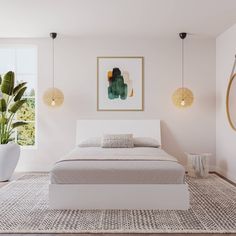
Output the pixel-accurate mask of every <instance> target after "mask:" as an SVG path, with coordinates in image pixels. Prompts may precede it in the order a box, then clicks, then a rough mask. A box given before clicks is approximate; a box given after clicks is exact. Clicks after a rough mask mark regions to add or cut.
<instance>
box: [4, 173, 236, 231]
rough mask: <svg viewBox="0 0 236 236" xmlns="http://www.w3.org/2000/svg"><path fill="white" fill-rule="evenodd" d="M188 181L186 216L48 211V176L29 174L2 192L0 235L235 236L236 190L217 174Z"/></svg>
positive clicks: (167, 213)
mask: <svg viewBox="0 0 236 236" xmlns="http://www.w3.org/2000/svg"><path fill="white" fill-rule="evenodd" d="M187 182H188V184H189V189H190V193H191V208H190V209H189V210H188V211H171V210H168V211H164V210H161V211H156V210H155V211H154V210H153V211H152V210H104V211H103V210H63V211H61V210H50V209H49V208H48V184H49V180H48V175H46V174H44V175H42V174H41V175H25V176H23V177H22V178H20V179H19V180H17V181H15V182H12V183H10V184H9V185H7V186H5V187H3V188H1V189H0V233H236V187H234V186H232V185H231V184H229V183H228V182H226V181H224V180H223V179H221V178H220V177H218V176H217V175H210V177H209V178H208V179H193V178H189V177H187ZM173 197H174V196H173Z"/></svg>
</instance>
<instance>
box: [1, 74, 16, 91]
mask: <svg viewBox="0 0 236 236" xmlns="http://www.w3.org/2000/svg"><path fill="white" fill-rule="evenodd" d="M14 83H15V74H14V72H13V71H8V72H7V73H6V74H5V75H4V76H3V81H2V85H1V90H2V92H3V93H5V94H7V95H12V93H13V89H14Z"/></svg>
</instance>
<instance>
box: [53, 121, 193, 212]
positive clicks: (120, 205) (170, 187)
mask: <svg viewBox="0 0 236 236" xmlns="http://www.w3.org/2000/svg"><path fill="white" fill-rule="evenodd" d="M103 133H132V134H133V135H134V136H137V137H152V138H155V139H156V140H158V142H159V143H160V145H161V132H160V121H159V120H78V121H77V132H76V147H75V148H74V149H73V150H72V151H71V152H70V153H68V154H67V155H66V156H64V157H63V158H62V159H61V160H59V161H58V162H56V163H55V165H54V167H53V169H52V171H51V172H50V181H51V182H50V185H49V205H50V208H52V209H175V210H187V209H188V208H189V192H188V186H187V184H186V183H185V179H184V177H185V169H184V167H183V166H182V165H181V164H179V163H178V161H177V160H176V159H175V158H174V157H172V156H170V155H168V154H167V153H166V152H165V151H164V150H162V149H161V147H160V148H153V147H135V148H118V149H117V148H101V147H82V148H81V147H78V144H79V143H80V142H81V141H82V140H84V139H86V138H88V137H96V136H97V137H99V136H102V134H103Z"/></svg>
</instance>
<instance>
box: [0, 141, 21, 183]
mask: <svg viewBox="0 0 236 236" xmlns="http://www.w3.org/2000/svg"><path fill="white" fill-rule="evenodd" d="M19 156H20V146H19V145H18V144H16V143H14V142H10V143H8V144H0V181H7V180H9V179H10V178H11V176H12V174H13V172H14V170H15V168H16V165H17V162H18V160H19Z"/></svg>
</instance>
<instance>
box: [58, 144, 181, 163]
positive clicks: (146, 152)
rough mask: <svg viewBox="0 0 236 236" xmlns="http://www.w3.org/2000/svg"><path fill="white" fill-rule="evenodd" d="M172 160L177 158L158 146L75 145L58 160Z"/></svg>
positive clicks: (175, 160)
mask: <svg viewBox="0 0 236 236" xmlns="http://www.w3.org/2000/svg"><path fill="white" fill-rule="evenodd" d="M72 160H77V161H81V160H82V161H85V160H88V161H93V160H106V161H109V160H110V161H124V160H125V161H126V160H129V161H137V160H138V161H142V160H143V161H174V162H177V159H176V158H174V157H173V156H170V155H169V154H167V153H166V152H165V151H164V150H162V149H160V148H150V147H135V148H101V147H86V148H85V147H82V148H80V147H76V148H75V149H73V150H72V151H71V152H70V153H68V154H67V155H66V156H64V157H63V158H62V159H60V160H59V162H60V161H72Z"/></svg>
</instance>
